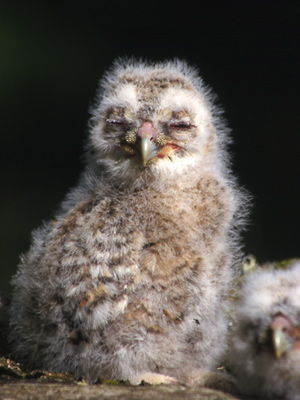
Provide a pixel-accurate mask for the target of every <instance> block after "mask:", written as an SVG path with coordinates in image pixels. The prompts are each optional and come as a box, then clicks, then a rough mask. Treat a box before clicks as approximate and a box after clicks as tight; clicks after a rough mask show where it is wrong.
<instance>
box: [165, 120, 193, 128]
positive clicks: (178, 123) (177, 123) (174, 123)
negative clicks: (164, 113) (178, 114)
mask: <svg viewBox="0 0 300 400" xmlns="http://www.w3.org/2000/svg"><path fill="white" fill-rule="evenodd" d="M168 125H169V128H171V129H172V128H174V129H189V128H192V127H194V125H192V124H191V123H190V122H188V121H170V122H169V124H168Z"/></svg>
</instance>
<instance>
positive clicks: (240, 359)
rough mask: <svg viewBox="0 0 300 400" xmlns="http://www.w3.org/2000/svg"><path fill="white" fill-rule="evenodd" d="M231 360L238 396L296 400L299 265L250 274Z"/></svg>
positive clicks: (299, 387) (299, 382) (299, 385)
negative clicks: (241, 393) (243, 394)
mask: <svg viewBox="0 0 300 400" xmlns="http://www.w3.org/2000/svg"><path fill="white" fill-rule="evenodd" d="M232 359H233V365H234V369H235V372H236V375H237V378H238V386H239V390H240V391H241V392H244V393H247V394H250V395H260V396H261V397H262V398H274V397H276V398H277V397H280V398H282V397H283V398H284V399H288V400H296V399H297V400H299V399H300V263H299V262H298V263H295V264H294V265H293V266H292V267H291V268H290V269H289V270H286V271H284V270H273V269H267V270H260V271H257V272H254V273H251V274H250V275H249V277H248V278H247V280H246V282H245V286H244V288H243V290H242V299H241V304H240V307H239V310H238V320H237V329H236V333H235V335H233V349H232Z"/></svg>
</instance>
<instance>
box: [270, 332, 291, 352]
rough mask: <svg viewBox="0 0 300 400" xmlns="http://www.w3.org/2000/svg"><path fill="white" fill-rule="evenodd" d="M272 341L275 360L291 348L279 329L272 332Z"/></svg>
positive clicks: (289, 342)
mask: <svg viewBox="0 0 300 400" xmlns="http://www.w3.org/2000/svg"><path fill="white" fill-rule="evenodd" d="M272 339H273V346H274V351H275V355H276V357H277V358H281V357H282V356H283V355H284V354H285V353H286V352H287V351H288V350H290V348H291V347H292V343H291V341H289V340H288V338H287V336H286V335H285V334H284V332H283V331H282V329H281V328H280V327H278V328H275V329H274V330H273V335H272Z"/></svg>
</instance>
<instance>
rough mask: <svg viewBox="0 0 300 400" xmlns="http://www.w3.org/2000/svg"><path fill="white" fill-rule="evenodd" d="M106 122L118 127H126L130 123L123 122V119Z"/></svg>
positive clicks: (109, 119)
mask: <svg viewBox="0 0 300 400" xmlns="http://www.w3.org/2000/svg"><path fill="white" fill-rule="evenodd" d="M106 122H107V123H108V124H110V125H118V126H124V125H128V122H127V121H125V120H123V119H111V118H108V119H107V120H106Z"/></svg>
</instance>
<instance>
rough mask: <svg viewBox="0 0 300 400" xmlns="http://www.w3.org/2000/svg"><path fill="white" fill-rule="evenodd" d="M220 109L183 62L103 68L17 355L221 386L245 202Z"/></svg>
mask: <svg viewBox="0 0 300 400" xmlns="http://www.w3.org/2000/svg"><path fill="white" fill-rule="evenodd" d="M219 114H220V113H219V112H218V110H217V109H216V108H215V106H214V105H213V103H212V96H211V94H210V92H209V91H208V90H207V89H206V88H205V87H204V86H203V84H202V81H201V79H200V78H198V77H197V74H196V73H195V71H194V70H193V69H191V68H189V67H188V66H187V65H186V64H185V63H182V62H179V61H175V62H167V63H161V64H147V63H143V62H134V61H130V62H128V61H121V62H117V63H116V64H115V65H114V68H113V69H112V70H111V71H109V72H108V73H107V74H106V75H105V77H104V79H103V81H102V83H101V87H100V91H99V95H98V98H97V101H96V105H95V107H94V109H93V114H92V118H91V121H90V133H89V137H88V144H87V157H86V158H87V166H86V169H85V171H84V173H83V175H82V177H81V179H80V182H79V184H78V186H77V187H76V188H75V189H74V190H72V191H71V192H70V193H69V195H68V196H67V199H66V201H65V202H64V203H63V204H62V206H61V209H60V211H59V213H58V214H57V216H56V218H55V219H54V220H53V221H51V222H49V223H47V224H45V225H44V226H43V227H42V228H41V229H39V230H38V231H36V232H35V233H34V235H33V243H32V247H31V249H30V251H29V252H28V253H27V254H26V255H25V256H24V257H23V259H22V263H21V265H20V268H19V271H18V273H17V275H16V276H15V278H14V280H13V283H14V293H13V301H12V307H11V321H10V340H11V343H12V354H13V356H14V357H16V358H17V359H18V360H19V361H21V362H23V363H24V364H25V365H27V366H28V367H29V368H43V369H47V370H51V371H61V372H64V371H69V372H71V373H73V374H74V375H75V376H77V377H79V376H82V377H85V378H86V379H88V380H89V381H92V382H93V381H96V380H97V379H98V378H108V379H123V380H129V381H130V382H131V383H133V384H138V383H140V382H141V381H143V380H144V381H146V382H149V383H172V382H177V381H179V382H183V383H199V384H204V385H208V386H209V385H211V384H212V383H211V382H212V380H213V379H212V378H211V376H213V375H210V373H209V371H213V370H214V369H215V368H216V367H217V366H218V363H219V362H220V359H221V357H222V356H223V353H224V351H225V347H226V344H225V343H226V331H227V321H226V308H227V297H228V291H229V288H230V284H231V282H232V278H233V274H234V271H235V267H236V265H237V261H238V258H239V245H238V238H237V231H238V230H239V229H238V228H239V226H240V220H241V219H240V217H241V214H242V212H241V205H242V203H243V201H242V197H243V196H241V194H240V191H239V190H238V189H236V185H235V183H234V180H233V178H232V177H231V174H230V171H229V167H228V163H227V158H226V151H225V145H226V143H227V141H228V139H227V132H226V129H225V128H224V126H223V125H222V122H221V119H220V116H219ZM212 385H213V384H212Z"/></svg>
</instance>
